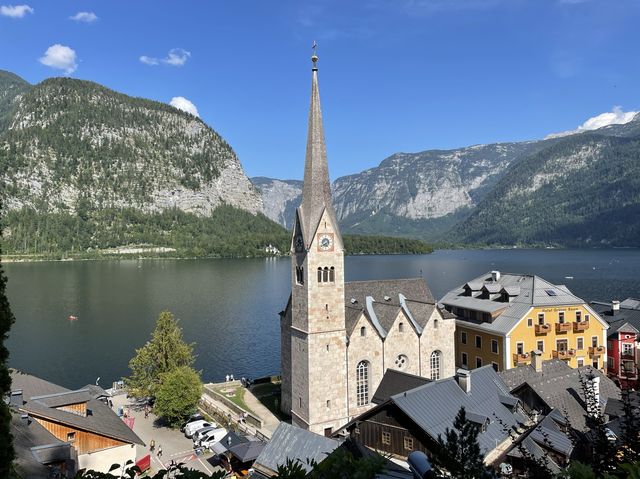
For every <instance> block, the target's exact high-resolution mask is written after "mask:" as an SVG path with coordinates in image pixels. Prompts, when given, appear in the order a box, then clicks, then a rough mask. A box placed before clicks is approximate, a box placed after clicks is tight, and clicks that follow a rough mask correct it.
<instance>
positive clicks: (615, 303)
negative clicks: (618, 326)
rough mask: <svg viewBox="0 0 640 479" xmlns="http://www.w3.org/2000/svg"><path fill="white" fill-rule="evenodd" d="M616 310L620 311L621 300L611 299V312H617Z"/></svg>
mask: <svg viewBox="0 0 640 479" xmlns="http://www.w3.org/2000/svg"><path fill="white" fill-rule="evenodd" d="M616 311H620V301H616V300H614V301H611V312H612V313H613V314H616Z"/></svg>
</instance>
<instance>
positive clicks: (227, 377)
mask: <svg viewBox="0 0 640 479" xmlns="http://www.w3.org/2000/svg"><path fill="white" fill-rule="evenodd" d="M226 381H227V382H229V375H228V374H227V376H226Z"/></svg>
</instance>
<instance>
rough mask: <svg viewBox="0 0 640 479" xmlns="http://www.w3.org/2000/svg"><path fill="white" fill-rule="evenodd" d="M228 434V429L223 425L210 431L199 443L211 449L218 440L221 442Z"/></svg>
mask: <svg viewBox="0 0 640 479" xmlns="http://www.w3.org/2000/svg"><path fill="white" fill-rule="evenodd" d="M226 435H227V430H226V429H225V428H223V427H221V428H219V429H214V430H212V431H209V432H207V433H205V434H204V436H202V438H201V439H200V442H199V445H200V446H201V447H205V448H207V449H211V446H213V445H214V444H215V443H216V442H220V439H222V438H223V437H225V436H226Z"/></svg>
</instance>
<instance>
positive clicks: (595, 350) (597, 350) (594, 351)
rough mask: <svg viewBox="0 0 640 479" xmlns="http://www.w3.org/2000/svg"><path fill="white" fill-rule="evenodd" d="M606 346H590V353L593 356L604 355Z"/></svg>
mask: <svg viewBox="0 0 640 479" xmlns="http://www.w3.org/2000/svg"><path fill="white" fill-rule="evenodd" d="M604 351H605V348H604V346H591V347H590V348H589V354H590V355H591V356H602V355H603V354H604Z"/></svg>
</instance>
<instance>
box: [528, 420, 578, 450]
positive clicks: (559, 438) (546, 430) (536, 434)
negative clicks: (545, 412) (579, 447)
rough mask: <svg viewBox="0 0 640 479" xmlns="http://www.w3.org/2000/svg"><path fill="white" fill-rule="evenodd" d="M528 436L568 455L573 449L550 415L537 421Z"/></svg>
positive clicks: (568, 439)
mask: <svg viewBox="0 0 640 479" xmlns="http://www.w3.org/2000/svg"><path fill="white" fill-rule="evenodd" d="M530 437H531V439H533V440H534V441H536V442H537V443H538V444H540V445H544V446H546V447H549V448H551V449H553V450H554V451H557V452H559V453H561V454H563V455H565V456H570V455H571V452H572V451H573V443H572V442H571V439H570V438H569V436H567V435H566V434H565V433H564V432H562V430H561V429H560V427H559V426H558V424H556V422H555V421H554V419H553V418H552V417H550V416H546V417H545V418H544V419H542V421H540V422H539V423H538V425H537V426H536V427H535V428H534V430H533V431H531V434H530Z"/></svg>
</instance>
